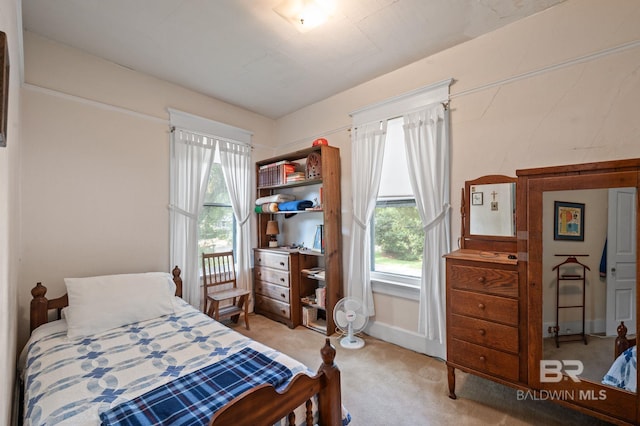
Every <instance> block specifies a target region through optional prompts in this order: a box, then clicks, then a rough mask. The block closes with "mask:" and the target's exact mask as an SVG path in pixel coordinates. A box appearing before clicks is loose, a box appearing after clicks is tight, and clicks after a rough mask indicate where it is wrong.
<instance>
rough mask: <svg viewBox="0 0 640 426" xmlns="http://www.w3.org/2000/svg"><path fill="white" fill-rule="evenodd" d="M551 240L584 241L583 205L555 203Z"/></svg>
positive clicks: (563, 202)
mask: <svg viewBox="0 0 640 426" xmlns="http://www.w3.org/2000/svg"><path fill="white" fill-rule="evenodd" d="M553 207H554V208H553V210H554V218H553V219H554V220H553V239H554V240H569V241H584V204H582V203H568V202H565V201H555V202H554V206H553Z"/></svg>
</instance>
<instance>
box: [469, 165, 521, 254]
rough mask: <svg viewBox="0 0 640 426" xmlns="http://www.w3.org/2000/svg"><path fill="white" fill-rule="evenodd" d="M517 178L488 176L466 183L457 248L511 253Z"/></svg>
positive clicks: (514, 234)
mask: <svg viewBox="0 0 640 426" xmlns="http://www.w3.org/2000/svg"><path fill="white" fill-rule="evenodd" d="M516 182H517V178H514V177H510V176H503V175H487V176H482V177H479V178H477V179H473V180H468V181H466V182H465V185H464V189H463V192H462V201H461V214H462V230H461V239H460V247H461V248H470V249H473V248H479V249H483V248H484V247H490V249H491V250H499V251H513V248H512V246H513V245H514V244H515V241H516Z"/></svg>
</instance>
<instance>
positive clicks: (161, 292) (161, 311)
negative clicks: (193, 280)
mask: <svg viewBox="0 0 640 426" xmlns="http://www.w3.org/2000/svg"><path fill="white" fill-rule="evenodd" d="M64 282H65V284H66V286H67V295H68V296H69V307H68V308H67V309H66V312H65V316H66V319H67V324H68V330H67V337H69V338H70V339H74V338H77V337H84V336H90V335H92V334H96V333H101V332H103V331H107V330H111V329H113V328H116V327H121V326H123V325H126V324H131V323H134V322H138V321H144V320H148V319H152V318H157V317H159V316H162V315H168V314H172V313H174V306H173V298H174V294H175V289H176V286H175V283H174V282H173V279H171V275H169V274H168V273H165V272H147V273H141V274H121V275H103V276H98V277H87V278H65V279H64Z"/></svg>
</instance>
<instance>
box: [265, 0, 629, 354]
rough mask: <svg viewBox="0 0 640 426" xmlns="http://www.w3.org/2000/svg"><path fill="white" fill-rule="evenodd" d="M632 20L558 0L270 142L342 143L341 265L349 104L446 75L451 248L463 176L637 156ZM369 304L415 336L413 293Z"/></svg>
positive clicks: (360, 92)
mask: <svg viewBox="0 0 640 426" xmlns="http://www.w3.org/2000/svg"><path fill="white" fill-rule="evenodd" d="M638 22H640V2H637V1H634V0H613V1H606V2H605V1H601V0H569V1H567V2H565V3H562V4H560V5H558V6H555V7H553V8H550V9H548V10H546V11H544V12H542V13H539V14H536V15H534V16H531V17H529V18H528V19H525V20H522V21H519V22H517V23H515V24H512V25H509V26H506V27H504V28H502V29H499V30H497V31H494V32H492V33H490V34H487V35H485V36H482V37H480V38H478V39H475V40H471V41H469V42H467V43H464V44H462V45H459V46H457V47H455V48H452V49H449V50H447V51H444V52H442V53H440V54H437V55H433V56H431V57H428V58H424V59H422V60H420V61H417V62H415V63H413V64H411V65H409V66H407V67H404V68H401V69H398V70H396V71H393V72H391V73H389V74H386V75H384V76H382V77H379V78H376V79H374V80H371V81H369V82H367V83H365V84H362V85H360V86H357V87H354V88H352V89H349V90H347V91H345V92H342V93H340V94H338V95H336V96H333V97H331V98H329V99H326V100H324V101H322V102H318V103H316V104H314V105H311V106H309V107H307V108H304V109H301V110H299V111H296V112H295V113H293V114H290V115H288V116H286V117H283V118H282V119H280V120H278V122H277V139H278V141H281V143H283V144H287V143H288V144H289V145H285V146H284V150H289V149H290V148H291V147H297V146H306V145H307V144H308V143H310V142H311V141H312V140H313V138H314V137H317V136H319V135H320V136H326V137H327V139H328V140H329V143H330V144H333V145H336V146H339V147H340V148H341V157H342V171H343V174H342V176H343V182H342V197H343V200H342V201H343V206H342V208H343V228H344V248H345V251H344V252H345V271H348V269H347V266H348V261H349V260H348V253H349V251H348V248H349V243H350V241H349V237H350V234H349V227H350V220H351V206H350V203H351V180H350V172H351V166H350V162H351V157H350V139H349V134H348V132H347V131H346V130H345V129H346V128H348V127H349V126H350V123H351V120H350V117H349V112H351V111H354V110H356V109H359V108H362V107H365V106H367V105H369V104H372V103H375V102H379V101H383V100H385V99H387V98H389V97H393V96H396V95H399V94H401V93H405V92H408V91H411V90H414V89H416V88H419V87H422V86H426V85H429V84H432V83H435V82H438V81H441V80H444V79H446V78H450V77H452V78H454V79H455V82H454V84H453V85H452V87H451V141H452V150H453V151H452V156H453V159H452V161H453V164H452V174H451V182H452V188H451V189H452V190H451V193H452V197H453V199H452V209H451V215H452V227H451V229H452V245H453V247H455V244H456V240H457V238H458V236H459V235H458V233H459V229H460V217H459V214H458V212H459V211H460V200H459V196H458V195H457V194H459V188H461V187H463V185H464V181H465V180H469V179H474V178H477V177H479V176H482V175H487V174H504V175H510V176H515V171H516V170H517V169H524V168H530V167H538V166H551V165H560V164H571V163H582V162H590V161H601V160H613V159H621V158H631V157H640V143H638V140H639V139H640V125H639V124H638V119H637V116H638V106H637V105H638V104H637V100H638V99H640V73H638V69H640V25H638V24H637V23H638ZM629 43H630V44H629ZM345 273H346V272H345ZM443 287H444V286H443ZM375 303H376V304H378V306H384V309H377V310H376V312H377V314H378V315H377V317H376V318H375V321H374V322H373V326H374V331H375V330H378V331H375V333H379V335H390V336H392V337H391V339H394V340H395V341H396V342H397V343H400V344H403V345H407V346H410V347H412V345H419V344H420V343H419V342H417V341H419V339H417V337H416V335H415V331H416V330H417V304H416V303H415V302H414V301H411V300H406V299H401V298H397V297H395V298H394V297H388V296H382V295H376V297H375ZM416 342H417V343H416ZM418 350H419V349H418Z"/></svg>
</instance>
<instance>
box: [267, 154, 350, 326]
mask: <svg viewBox="0 0 640 426" xmlns="http://www.w3.org/2000/svg"><path fill="white" fill-rule="evenodd" d="M310 161H311V162H310ZM290 164H293V168H294V169H295V172H291V173H297V175H296V176H297V177H296V180H294V181H289V182H287V180H286V173H285V175H284V176H285V177H283V174H282V173H280V179H281V180H280V182H281V183H280V184H278V183H273V181H270V180H265V179H266V178H263V179H260V173H261V171H263V176H264V175H265V173H266V172H264V170H269V169H270V168H274V167H277V166H278V165H290ZM308 164H310V167H306V166H307V165H308ZM302 171H304V173H305V176H306V178H305V179H304V180H300V178H299V176H300V172H302ZM256 176H257V187H256V198H262V197H269V196H273V195H276V194H279V193H282V192H287V191H290V190H291V188H300V187H313V190H314V191H316V190H317V192H318V193H319V197H318V198H319V200H318V203H317V204H316V205H314V208H311V209H305V210H296V211H280V212H263V213H260V214H257V217H256V222H257V232H258V236H257V237H258V238H257V241H258V249H261V250H262V249H268V247H269V237H268V236H267V235H266V229H267V222H268V221H269V220H276V218H277V217H280V219H281V220H282V217H281V216H279V215H282V214H284V215H285V216H284V217H285V218H286V217H287V215H288V214H294V213H295V214H303V215H307V214H310V215H315V216H310V217H313V218H316V217H317V218H318V222H319V224H320V225H322V226H321V229H322V236H323V237H322V240H321V241H322V244H321V247H320V250H318V251H314V250H313V249H312V248H309V249H304V250H299V251H298V253H297V256H298V262H297V264H298V265H299V270H298V271H297V273H298V276H299V279H298V280H297V281H298V286H299V288H298V289H296V290H297V291H295V292H292V294H298V295H299V296H298V298H297V300H291V301H290V305H291V306H290V308H291V310H292V311H295V315H292V316H291V317H292V318H300V320H299V322H294V323H293V326H297V325H305V326H307V327H309V328H311V329H314V330H317V331H320V332H323V333H325V334H326V335H328V336H329V335H331V334H333V333H334V332H335V324H334V322H333V308H334V306H335V305H336V303H337V302H338V300H340V299H341V298H342V294H343V267H342V224H341V193H340V150H339V148H336V147H333V146H329V145H320V146H314V147H311V148H308V149H304V150H300V151H296V152H292V153H288V154H285V155H280V156H277V157H273V158H269V159H265V160H261V161H258V162H256ZM282 182H283V183H282ZM305 217H306V216H305ZM284 220H286V219H284ZM314 220H315V219H314ZM316 226H317V225H316ZM296 231H298V232H299V233H301V234H302V233H303V232H305V233H309V232H310V233H312V234H313V233H314V232H315V231H316V228H313V229H312V230H308V229H298V230H293V231H292V232H296ZM322 248H323V250H322ZM314 267H321V268H323V269H324V274H325V279H324V281H322V280H320V279H317V277H314V276H309V275H308V274H304V273H303V272H302V271H303V270H305V269H308V268H314ZM292 273H295V271H292ZM316 288H323V289H324V290H323V291H325V292H326V296H325V300H326V301H325V306H324V308H322V307H320V306H313V304H309V303H305V302H303V299H304V298H305V297H308V296H310V295H312V294H313V295H315V289H316ZM256 297H258V296H256ZM303 307H304V309H305V310H303ZM312 309H315V310H316V312H315V314H316V316H314V317H313V321H311V323H309V321H308V319H309V318H310V317H309V315H312V316H313V314H314V312H307V311H311V310H312ZM256 312H257V313H260V314H262V313H263V312H260V309H256ZM266 316H269V315H266ZM305 318H306V319H305ZM273 319H276V320H278V318H273Z"/></svg>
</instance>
